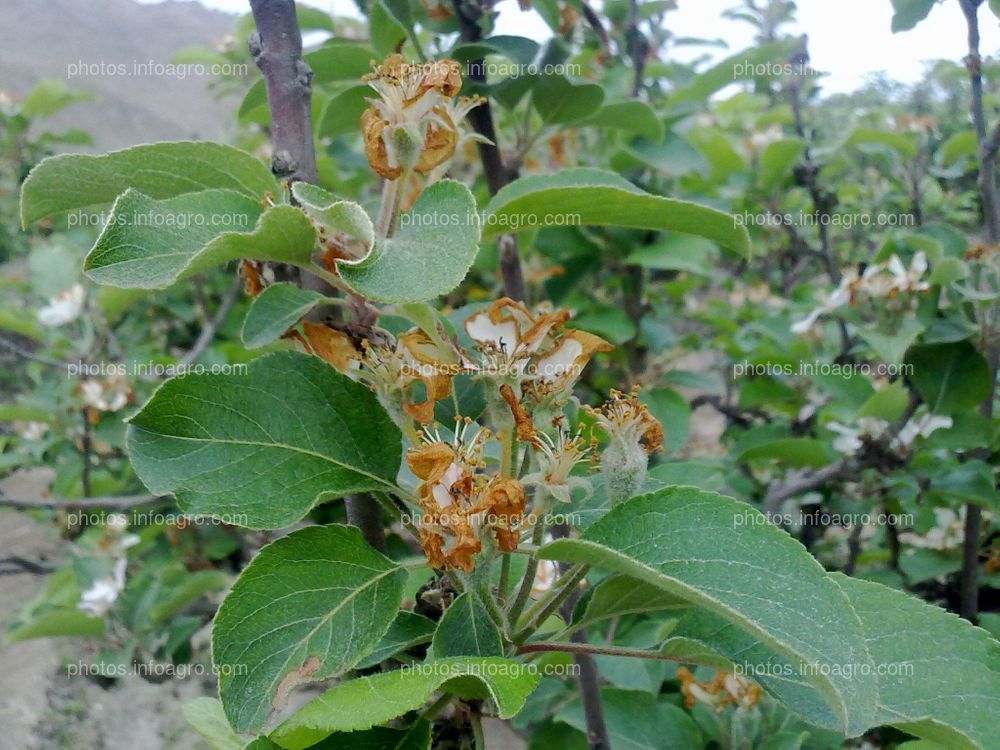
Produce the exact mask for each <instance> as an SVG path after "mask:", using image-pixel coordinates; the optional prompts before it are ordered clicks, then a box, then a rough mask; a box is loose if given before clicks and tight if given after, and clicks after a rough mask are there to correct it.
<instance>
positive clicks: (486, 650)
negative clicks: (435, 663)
mask: <svg viewBox="0 0 1000 750" xmlns="http://www.w3.org/2000/svg"><path fill="white" fill-rule="evenodd" d="M431 651H432V652H433V654H434V656H435V658H438V659H442V658H445V657H448V656H503V643H502V641H501V638H500V631H499V630H498V629H497V626H496V623H494V622H493V620H491V619H490V613H489V612H487V611H486V607H485V606H484V605H483V603H482V602H481V601H480V600H479V598H478V597H476V596H474V595H473V594H470V593H464V594H462V595H461V596H459V597H458V598H457V599H455V601H454V602H452V604H451V606H450V607H448V609H447V610H445V613H444V617H442V618H441V622H439V623H438V627H437V631H436V632H435V633H434V640H432V641H431Z"/></svg>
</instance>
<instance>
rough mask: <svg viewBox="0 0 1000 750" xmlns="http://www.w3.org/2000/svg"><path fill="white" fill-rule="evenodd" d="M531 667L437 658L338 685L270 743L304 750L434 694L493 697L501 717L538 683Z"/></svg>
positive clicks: (518, 707) (273, 735)
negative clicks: (438, 691) (436, 659)
mask: <svg viewBox="0 0 1000 750" xmlns="http://www.w3.org/2000/svg"><path fill="white" fill-rule="evenodd" d="M538 679H539V672H538V668H537V667H536V666H535V665H534V664H523V663H521V662H517V661H514V660H512V659H504V658H500V657H491V658H488V659H482V658H467V657H459V658H453V659H441V660H440V661H434V662H432V663H429V664H417V665H414V666H412V667H403V668H402V669H397V670H395V671H392V672H383V673H381V674H375V675H372V676H370V677H363V678H361V679H357V680H350V681H348V682H342V683H340V684H339V685H336V686H334V687H332V688H330V689H329V690H327V691H326V692H325V693H323V695H321V696H319V697H318V698H314V699H313V700H311V701H309V703H307V704H306V705H305V706H303V707H302V708H300V709H299V710H298V711H297V712H296V713H295V714H294V715H293V716H292V717H291V718H289V719H287V720H286V721H284V722H283V723H281V724H279V725H278V727H277V729H275V730H274V731H273V732H272V733H271V735H270V736H271V739H272V740H274V741H275V742H277V743H278V744H279V745H281V746H282V747H283V748H286V749H287V750H304V749H305V748H307V747H309V746H310V745H311V744H313V743H315V742H317V741H319V740H321V739H322V738H324V737H326V736H327V735H329V734H330V733H331V732H353V731H357V730H359V729H369V728H371V727H373V726H375V725H377V724H384V723H385V722H387V721H390V720H391V719H394V718H396V717H397V716H401V715H402V714H404V713H406V712H407V711H413V710H415V709H417V708H420V706H422V705H423V704H424V703H425V702H426V701H427V700H428V699H429V698H430V697H431V696H432V695H433V694H434V692H435V691H436V690H439V689H442V688H443V689H446V690H448V691H450V692H454V693H456V694H458V695H460V696H463V697H468V698H491V699H492V700H493V702H494V703H495V704H496V707H497V713H498V715H499V716H500V718H501V719H509V718H510V717H511V716H513V715H514V714H516V713H517V712H518V711H520V710H521V707H522V706H523V705H524V702H525V701H526V700H527V698H528V696H529V695H530V694H531V692H532V691H533V690H534V689H535V685H536V684H538Z"/></svg>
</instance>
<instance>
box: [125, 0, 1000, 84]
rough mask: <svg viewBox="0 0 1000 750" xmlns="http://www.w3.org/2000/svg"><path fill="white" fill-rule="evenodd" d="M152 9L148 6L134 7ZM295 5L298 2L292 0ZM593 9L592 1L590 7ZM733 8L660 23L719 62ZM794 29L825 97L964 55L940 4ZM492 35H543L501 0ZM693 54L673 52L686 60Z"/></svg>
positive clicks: (951, 13) (861, 12)
mask: <svg viewBox="0 0 1000 750" xmlns="http://www.w3.org/2000/svg"><path fill="white" fill-rule="evenodd" d="M142 1H143V2H155V1H156V0H142ZM198 1H199V2H201V3H202V4H203V5H206V6H208V7H211V8H216V9H219V10H225V11H230V12H234V13H242V12H245V11H246V10H247V9H248V7H249V4H248V2H247V0H198ZM300 1H301V0H300ZM306 1H307V4H308V5H313V6H315V7H318V8H322V9H324V10H327V11H332V12H333V13H335V14H339V15H352V16H357V9H356V6H355V5H354V2H353V0H306ZM595 4H597V5H599V0H598V2H597V3H595ZM735 5H737V0H679V9H678V10H677V11H675V12H672V13H670V14H668V16H667V23H668V24H669V25H670V27H671V29H672V30H673V31H674V32H675V33H676V34H677V35H678V36H685V37H702V38H707V39H720V38H721V39H723V40H724V41H726V42H727V44H728V45H729V50H728V51H715V52H713V54H714V55H715V56H716V57H718V58H722V57H725V56H727V55H728V54H732V53H733V52H737V51H739V50H741V49H743V48H745V47H747V46H749V45H750V44H751V42H752V37H753V31H752V29H750V27H749V26H748V25H747V24H743V23H739V22H733V21H726V20H724V19H722V18H721V14H722V11H724V10H725V9H727V8H731V7H733V6H735ZM798 6H799V10H798V15H797V19H798V21H797V23H796V24H795V27H794V28H795V30H796V31H798V32H799V33H806V34H808V35H809V49H810V53H811V55H812V63H811V64H812V67H813V68H815V69H816V70H819V71H822V72H825V73H829V76H828V77H827V78H825V79H824V90H825V91H826V92H827V93H834V92H847V91H853V90H854V89H856V88H858V87H859V86H860V85H862V84H863V83H864V80H865V77H866V76H867V75H870V74H873V73H875V72H877V71H880V70H884V71H886V72H887V73H888V74H889V77H890V78H893V79H895V80H898V81H903V82H913V81H915V80H917V79H918V78H919V77H920V75H921V73H922V72H923V67H924V66H923V61H924V60H934V59H941V58H945V59H949V60H955V61H958V60H961V59H962V58H963V57H964V56H965V53H966V46H965V44H966V42H965V34H966V28H965V18H964V17H963V15H962V11H961V10H960V8H959V4H958V0H943V2H941V3H940V4H939V5H938V6H936V7H935V8H934V10H933V11H931V14H930V16H929V17H928V18H927V19H926V20H925V21H924V22H923V23H921V24H920V25H918V26H917V27H916V28H915V29H913V30H912V31H907V32H903V33H900V34H893V33H892V31H891V30H890V23H891V20H892V5H891V3H890V0H799V2H798ZM496 7H497V10H499V11H500V16H499V21H498V27H497V33H499V34H520V35H522V36H529V37H532V38H534V39H538V40H542V39H544V38H545V37H546V36H548V33H547V32H548V29H547V27H546V26H545V24H544V22H543V21H542V20H541V19H540V18H539V17H538V15H537V14H536V13H535V12H534V11H530V12H527V13H525V12H522V11H520V10H519V9H518V5H517V0H501V1H500V2H499V3H497V6H496ZM979 17H980V21H979V23H980V28H981V32H982V36H983V41H982V50H983V52H984V54H994V53H995V52H996V51H997V50H998V48H1000V20H998V19H997V18H996V17H995V16H993V14H992V13H990V11H989V10H988V9H987V8H986V6H985V4H984V5H983V7H982V8H981V9H980V12H979ZM705 50H706V48H701V49H699V50H697V51H694V50H687V51H685V52H683V53H681V52H680V51H678V52H677V54H676V58H678V59H681V60H687V59H690V58H691V57H694V56H695V55H696V54H700V53H702V52H704V51H705Z"/></svg>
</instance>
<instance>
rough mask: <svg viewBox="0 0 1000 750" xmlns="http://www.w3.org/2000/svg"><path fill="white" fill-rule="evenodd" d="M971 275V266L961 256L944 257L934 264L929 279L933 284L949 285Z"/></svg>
mask: <svg viewBox="0 0 1000 750" xmlns="http://www.w3.org/2000/svg"><path fill="white" fill-rule="evenodd" d="M968 276H969V267H968V266H967V265H966V264H965V262H964V261H962V260H960V259H959V258H950V257H949V258H942V259H941V260H939V261H938V262H937V263H935V264H934V270H933V271H931V277H930V279H929V281H930V283H931V284H937V285H939V286H947V285H948V284H951V283H953V282H955V281H961V280H962V279H966V278H968Z"/></svg>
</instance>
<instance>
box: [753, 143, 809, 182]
mask: <svg viewBox="0 0 1000 750" xmlns="http://www.w3.org/2000/svg"><path fill="white" fill-rule="evenodd" d="M805 148H806V142H805V141H803V140H802V139H801V138H783V139H782V140H780V141H775V142H774V143H771V144H769V145H768V147H767V148H765V149H764V153H763V154H761V155H760V186H761V188H763V189H764V190H765V191H767V192H770V191H772V190H774V189H775V188H777V187H778V186H779V185H781V182H782V180H784V179H785V176H786V175H787V174H788V173H789V172H790V171H791V169H792V167H793V166H794V165H795V162H797V161H798V160H799V157H800V156H802V152H803V151H804V150H805Z"/></svg>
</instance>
